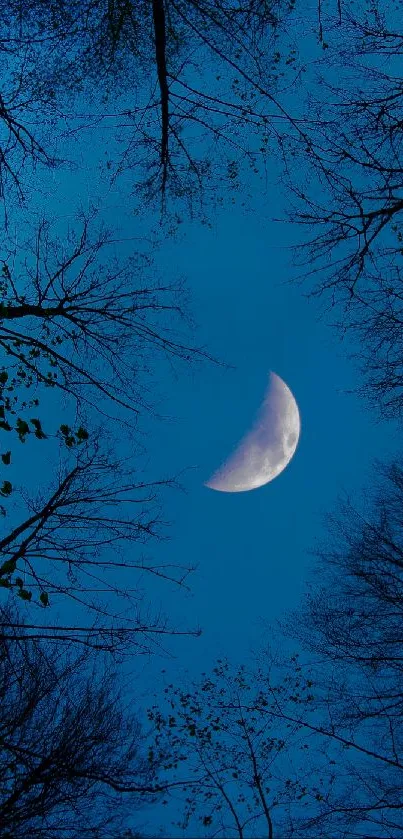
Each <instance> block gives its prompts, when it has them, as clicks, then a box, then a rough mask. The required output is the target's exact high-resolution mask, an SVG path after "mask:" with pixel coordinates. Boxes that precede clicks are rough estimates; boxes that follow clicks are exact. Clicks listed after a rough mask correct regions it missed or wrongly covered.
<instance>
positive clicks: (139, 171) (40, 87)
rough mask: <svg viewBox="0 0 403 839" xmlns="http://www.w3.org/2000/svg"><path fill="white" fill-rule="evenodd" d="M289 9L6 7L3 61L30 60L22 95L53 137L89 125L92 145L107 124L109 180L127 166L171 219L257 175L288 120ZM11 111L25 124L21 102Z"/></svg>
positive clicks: (292, 79)
mask: <svg viewBox="0 0 403 839" xmlns="http://www.w3.org/2000/svg"><path fill="white" fill-rule="evenodd" d="M294 5H295V0H272V1H271V2H266V0H265V2H256V0H248V2H246V3H242V4H241V3H238V2H233V3H223V2H210V0H191V2H187V1H186V2H184V1H183V0H152V2H148V0H141V1H140V2H136V3H133V2H132V0H113V2H111V0H96V1H95V2H92V1H91V2H84V3H81V2H78V0H73V2H69V3H65V2H61V3H58V4H57V9H56V8H55V7H54V4H43V3H42V2H40V0H28V2H21V0H12V2H11V3H9V4H7V6H6V7H5V4H4V3H3V7H2V4H1V3H0V13H1V19H2V32H3V44H4V43H7V44H10V45H12V48H11V46H10V49H11V51H12V54H11V57H10V61H11V59H12V58H14V61H16V60H17V58H16V56H17V57H18V56H19V55H20V54H21V52H26V53H27V59H26V68H25V72H23V73H22V76H21V77H22V83H21V84H22V89H24V87H25V85H27V87H28V89H29V91H32V93H31V95H30V97H29V101H31V100H33V101H34V102H35V103H36V104H37V106H38V108H39V109H41V110H42V111H43V113H44V114H45V113H48V112H49V114H50V116H49V119H53V122H54V127H55V128H56V134H57V136H61V137H63V136H64V137H65V138H66V137H68V138H69V140H70V142H71V141H72V138H73V136H74V135H75V133H76V131H77V130H79V129H80V128H81V127H83V126H84V127H85V129H86V130H87V129H88V128H89V126H91V125H92V126H93V127H96V130H97V132H98V133H97V137H98V140H99V136H100V135H99V130H100V129H101V128H102V127H103V125H106V126H107V131H108V134H109V136H110V127H111V126H113V125H115V126H116V136H117V137H118V139H119V140H120V141H121V143H122V144H123V151H122V154H121V155H119V156H118V159H117V160H108V161H107V166H108V169H109V170H111V172H110V173H111V175H112V177H116V176H117V175H118V174H119V173H120V172H121V171H122V170H126V169H131V170H132V171H133V172H134V173H135V182H136V186H135V191H136V192H137V193H138V194H139V195H140V197H141V200H142V201H143V202H144V201H152V202H155V201H156V202H157V203H158V204H159V205H160V206H161V207H162V209H163V210H165V209H166V207H167V201H168V199H172V200H173V202H174V203H173V205H172V212H173V214H174V215H175V214H178V213H179V212H180V207H181V206H184V207H185V208H186V210H187V211H188V212H189V211H190V212H192V213H193V212H194V211H195V210H201V212H205V210H204V209H203V208H204V206H205V205H207V204H208V202H209V201H214V200H221V199H222V196H223V194H225V191H226V189H227V187H228V185H232V186H236V185H238V184H239V182H240V180H242V173H243V169H244V166H245V163H246V165H248V166H250V167H251V168H252V169H253V170H256V171H257V166H258V163H257V162H258V161H259V160H260V164H262V166H264V161H265V158H266V154H267V147H268V144H269V141H270V140H271V139H275V138H276V137H277V135H278V131H279V124H280V123H281V122H282V121H284V119H285V120H286V121H287V119H288V117H287V114H286V111H285V110H284V108H283V106H282V105H281V103H280V102H277V100H276V98H275V93H276V90H277V89H278V88H279V86H280V84H281V86H282V87H284V84H285V83H287V82H288V83H289V84H290V85H294V84H296V82H297V79H298V77H299V75H300V73H301V72H302V71H301V68H300V69H299V70H297V69H294V65H295V63H296V61H297V46H296V43H294V38H293V36H292V33H291V22H292V19H293V12H294ZM0 35H1V31H0ZM26 78H27V80H26V81H25V79H26ZM76 94H78V97H77V96H76ZM82 94H84V101H85V103H86V104H85V108H86V109H88V110H87V112H86V113H85V114H83V113H82V109H83V105H82V102H83V97H82ZM112 103H113V104H112ZM106 105H108V106H109V107H105V106H106ZM13 108H14V110H13V113H15V114H16V116H18V120H19V122H20V123H21V125H23V123H24V109H25V102H24V101H21V103H18V100H17V102H16V104H15V105H14V106H13ZM66 125H67V128H66ZM21 131H23V129H21ZM36 142H37V145H38V148H39V146H40V142H39V140H38V141H36ZM40 148H41V153H42V157H43V154H44V152H43V151H42V146H40ZM11 151H13V148H12V149H11ZM25 156H26V153H25ZM44 162H46V161H44ZM9 168H10V164H9ZM5 171H6V170H5ZM19 188H21V187H19Z"/></svg>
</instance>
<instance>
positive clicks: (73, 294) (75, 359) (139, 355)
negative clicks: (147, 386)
mask: <svg viewBox="0 0 403 839" xmlns="http://www.w3.org/2000/svg"><path fill="white" fill-rule="evenodd" d="M90 221H91V218H89V217H88V216H87V217H83V218H82V227H81V231H80V232H79V233H77V232H76V231H75V230H73V229H71V230H69V231H68V233H67V238H66V239H64V240H63V241H62V240H61V237H58V236H55V237H52V235H51V227H50V224H49V222H46V221H42V223H41V224H40V225H39V227H38V230H37V232H36V235H35V238H34V241H33V242H32V243H26V245H25V247H24V246H23V247H21V246H19V247H18V249H17V247H16V246H15V245H12V244H11V243H8V245H7V247H8V254H7V255H6V254H5V256H4V257H3V269H2V283H1V296H2V301H1V303H0V347H1V348H2V350H3V351H4V354H5V356H7V370H6V373H7V375H8V379H9V381H8V383H7V389H9V388H10V387H12V386H13V385H16V384H18V383H22V384H23V385H24V387H26V386H30V385H38V384H42V385H45V386H48V387H53V388H58V389H59V390H61V391H62V392H63V393H66V394H68V395H69V396H73V398H74V400H75V401H76V403H77V405H80V404H82V403H86V404H88V403H89V404H90V405H91V406H92V407H93V408H94V407H95V408H96V409H97V410H99V411H101V412H103V411H107V410H108V407H109V409H110V407H111V405H112V404H113V403H114V405H115V407H119V408H125V409H128V410H129V411H131V412H132V413H134V414H137V413H138V411H139V409H140V407H141V406H142V405H143V404H144V403H143V401H142V392H141V381H142V373H143V372H144V370H146V371H147V376H148V378H149V375H150V373H151V370H152V363H151V359H152V358H153V357H154V356H155V353H156V352H159V353H160V354H161V356H162V357H165V358H167V359H170V360H173V359H175V358H176V359H181V360H183V361H185V362H188V361H190V360H192V359H195V360H196V359H197V358H202V357H204V358H206V357H208V356H207V354H206V353H205V352H203V350H201V349H198V348H197V347H194V346H190V345H189V344H188V343H187V342H186V339H185V338H184V336H183V335H181V334H180V332H179V331H178V328H177V322H180V321H181V320H182V321H183V320H184V319H185V311H184V308H183V305H184V301H183V293H182V291H183V290H182V288H181V283H180V282H177V283H172V284H169V283H161V284H159V283H158V282H157V281H156V279H155V269H154V278H151V277H150V276H149V273H150V268H151V265H152V261H151V258H149V257H146V256H143V255H142V254H141V253H137V254H134V255H133V256H131V257H129V258H128V259H126V260H125V261H123V260H121V259H119V258H118V257H117V256H114V255H113V253H112V254H111V253H110V251H109V255H108V246H109V247H111V246H112V243H113V237H112V236H111V234H109V233H108V232H107V231H105V230H103V231H102V232H101V233H100V234H99V235H97V236H92V235H91V234H90V231H89V223H90ZM5 248H6V246H5ZM3 371H4V368H3ZM11 371H14V379H13V381H11ZM108 403H109V404H108ZM130 422H131V426H132V424H133V418H132V417H131V418H130Z"/></svg>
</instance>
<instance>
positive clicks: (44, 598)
mask: <svg viewBox="0 0 403 839" xmlns="http://www.w3.org/2000/svg"><path fill="white" fill-rule="evenodd" d="M39 600H40V601H41V603H42V605H43V606H49V595H48V593H47V591H41V593H40V595H39Z"/></svg>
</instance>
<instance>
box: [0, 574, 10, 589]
mask: <svg viewBox="0 0 403 839" xmlns="http://www.w3.org/2000/svg"><path fill="white" fill-rule="evenodd" d="M0 588H11V583H10V580H3V579H2V578H1V577H0Z"/></svg>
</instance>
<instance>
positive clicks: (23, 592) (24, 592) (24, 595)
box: [17, 588, 32, 600]
mask: <svg viewBox="0 0 403 839" xmlns="http://www.w3.org/2000/svg"><path fill="white" fill-rule="evenodd" d="M17 595H18V597H21V600H31V597H32V591H27V590H26V588H20V590H19V591H17Z"/></svg>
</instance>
